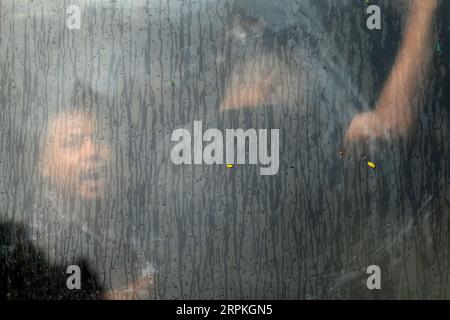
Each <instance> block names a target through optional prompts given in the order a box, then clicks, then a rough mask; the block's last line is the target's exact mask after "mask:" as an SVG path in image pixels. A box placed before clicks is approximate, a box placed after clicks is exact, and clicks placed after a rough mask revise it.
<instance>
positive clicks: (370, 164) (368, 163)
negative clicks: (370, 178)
mask: <svg viewBox="0 0 450 320" xmlns="http://www.w3.org/2000/svg"><path fill="white" fill-rule="evenodd" d="M367 165H368V166H369V167H370V168H372V169H375V168H376V167H377V165H376V164H375V163H373V162H372V161H367Z"/></svg>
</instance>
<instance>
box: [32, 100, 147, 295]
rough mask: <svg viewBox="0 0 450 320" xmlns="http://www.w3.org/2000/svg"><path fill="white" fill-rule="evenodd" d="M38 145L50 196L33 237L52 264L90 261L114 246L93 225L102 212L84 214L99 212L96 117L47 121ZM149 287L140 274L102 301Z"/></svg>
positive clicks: (103, 151) (67, 115)
mask: <svg viewBox="0 0 450 320" xmlns="http://www.w3.org/2000/svg"><path fill="white" fill-rule="evenodd" d="M43 141H44V142H43V146H44V149H43V151H42V153H41V155H40V166H39V171H40V174H41V176H42V177H43V178H44V181H45V183H46V184H47V186H48V188H47V189H46V190H51V191H50V192H49V194H46V195H45V196H44V197H43V198H45V199H46V200H45V203H44V204H43V205H42V207H41V208H40V209H39V210H37V212H36V214H35V215H34V217H33V222H32V228H31V229H32V230H33V231H32V238H33V240H35V241H36V242H37V243H38V244H39V245H40V246H41V247H44V248H45V250H44V251H45V252H46V253H47V255H48V257H49V258H50V259H51V260H52V261H55V262H56V263H57V264H72V263H73V261H77V259H80V258H87V260H88V262H92V261H93V260H95V259H96V257H97V256H98V255H99V253H100V252H101V248H102V247H104V246H105V241H107V242H112V241H113V239H111V238H110V237H111V235H108V232H106V233H105V234H106V235H104V234H103V231H104V230H103V229H105V227H98V226H96V222H95V221H97V222H98V220H101V219H104V217H102V216H99V215H104V214H105V213H104V212H103V213H102V211H101V210H94V212H92V210H89V208H98V207H101V202H102V201H103V199H104V198H105V188H106V184H107V166H108V164H109V161H110V160H111V154H110V150H109V148H108V146H107V144H106V143H105V142H104V140H103V139H100V138H99V137H98V129H97V119H96V117H95V115H94V114H93V113H92V112H91V111H89V110H83V109H81V108H74V109H71V110H68V111H65V112H60V113H58V114H56V115H55V116H54V117H53V118H51V119H50V121H49V123H48V127H47V133H46V135H45V137H44V139H43ZM44 189H45V188H44ZM67 199H69V200H67ZM70 199H71V200H70ZM67 203H68V204H67ZM70 203H72V205H70ZM73 203H75V204H73ZM64 204H66V205H64ZM77 206H78V207H77ZM42 209H44V210H42ZM113 236H114V235H113ZM109 240H111V241H109ZM80 247H84V248H81V249H80ZM100 268H101V267H100ZM93 269H94V271H97V273H99V274H100V272H101V271H103V272H105V271H104V268H103V269H102V270H100V272H99V270H96V269H95V267H94V268H93ZM116 277H119V278H120V277H121V275H120V274H119V275H117V276H116ZM151 285H152V276H151V274H149V273H146V274H144V273H143V276H142V277H141V278H140V279H138V280H137V281H135V282H133V283H131V284H126V285H123V286H121V287H119V288H115V287H113V288H109V289H108V290H107V291H106V292H105V293H104V294H103V298H105V299H133V298H137V297H138V295H139V293H142V292H141V291H145V290H148V288H149V287H150V286H151Z"/></svg>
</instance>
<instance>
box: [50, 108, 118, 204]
mask: <svg viewBox="0 0 450 320" xmlns="http://www.w3.org/2000/svg"><path fill="white" fill-rule="evenodd" d="M96 132H97V130H96V125H95V119H94V118H93V117H92V115H91V114H89V113H86V112H81V111H73V112H67V113H61V114H59V115H57V116H56V117H54V118H53V119H52V120H51V121H50V123H49V127H48V132H47V136H46V139H45V141H46V143H45V149H44V150H45V151H44V154H43V155H42V156H41V161H42V162H41V170H42V174H43V176H44V177H47V178H49V179H50V182H51V184H52V185H54V186H56V187H57V189H58V191H62V192H69V193H72V194H73V193H75V194H78V195H80V196H82V197H84V198H97V197H99V196H100V195H101V194H102V193H103V189H104V186H105V177H106V165H107V162H108V159H109V156H110V154H109V150H108V148H107V147H106V145H105V144H104V143H103V142H101V141H98V139H97V137H96Z"/></svg>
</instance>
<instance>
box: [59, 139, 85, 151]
mask: <svg viewBox="0 0 450 320" xmlns="http://www.w3.org/2000/svg"><path fill="white" fill-rule="evenodd" d="M82 144H83V139H82V137H72V138H67V139H65V140H64V141H63V144H62V146H63V148H69V149H76V148H80V147H81V145H82Z"/></svg>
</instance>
